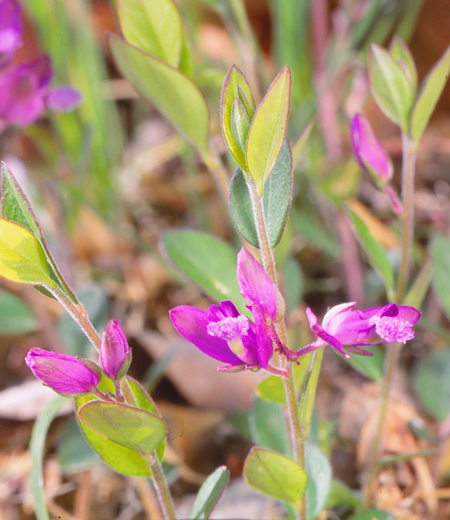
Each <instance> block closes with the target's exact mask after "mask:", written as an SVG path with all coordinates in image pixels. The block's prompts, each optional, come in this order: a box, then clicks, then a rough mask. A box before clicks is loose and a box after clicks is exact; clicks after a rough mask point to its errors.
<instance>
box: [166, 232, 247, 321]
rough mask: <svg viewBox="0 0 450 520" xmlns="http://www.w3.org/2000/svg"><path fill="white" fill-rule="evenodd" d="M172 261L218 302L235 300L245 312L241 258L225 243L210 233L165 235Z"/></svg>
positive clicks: (174, 233) (170, 233) (169, 256)
mask: <svg viewBox="0 0 450 520" xmlns="http://www.w3.org/2000/svg"><path fill="white" fill-rule="evenodd" d="M162 245H163V247H164V251H165V252H166V254H167V256H168V258H169V259H170V260H171V261H172V262H173V263H174V264H175V265H176V266H177V267H178V268H179V269H181V271H183V273H185V274H186V275H187V276H188V277H189V278H191V279H192V280H194V281H195V282H197V283H198V284H199V285H200V287H202V289H204V290H205V291H206V292H207V293H208V294H209V295H210V296H212V297H213V298H214V299H216V300H219V301H222V300H232V301H233V303H234V304H235V305H236V306H237V307H238V309H239V310H240V311H241V312H245V303H244V299H243V298H242V296H241V290H240V288H239V284H238V281H237V275H236V271H237V255H236V252H235V251H234V250H233V249H232V248H231V247H230V246H229V245H228V244H227V243H225V242H223V241H222V240H219V239H218V238H215V237H213V236H211V235H207V234H206V233H200V232H198V231H191V230H180V231H168V232H167V233H164V235H163V238H162Z"/></svg>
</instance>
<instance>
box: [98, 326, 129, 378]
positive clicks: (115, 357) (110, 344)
mask: <svg viewBox="0 0 450 520" xmlns="http://www.w3.org/2000/svg"><path fill="white" fill-rule="evenodd" d="M100 362H101V364H102V368H103V370H104V371H105V374H106V375H107V376H108V377H110V378H111V379H113V380H120V379H122V378H123V377H124V375H125V374H126V373H127V371H128V368H129V366H130V363H131V350H130V347H129V346H128V341H127V338H126V337H125V334H124V332H123V330H122V327H121V326H120V325H119V322H118V321H113V320H110V321H109V322H108V324H107V325H106V328H105V330H104V331H103V336H102V344H101V346H100Z"/></svg>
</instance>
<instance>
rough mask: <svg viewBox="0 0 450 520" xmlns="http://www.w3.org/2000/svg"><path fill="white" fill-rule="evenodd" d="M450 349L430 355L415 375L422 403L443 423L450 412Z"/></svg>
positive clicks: (417, 391) (417, 390) (415, 386)
mask: <svg viewBox="0 0 450 520" xmlns="http://www.w3.org/2000/svg"><path fill="white" fill-rule="evenodd" d="M449 374H450V348H445V349H443V350H438V351H435V352H432V353H431V354H429V355H428V356H427V357H426V358H425V359H423V360H422V361H421V362H420V365H419V367H418V369H417V371H416V373H415V375H414V388H415V389H416V393H417V396H418V397H419V400H420V402H421V403H422V405H423V406H424V408H425V409H426V410H427V412H428V413H429V414H430V415H431V416H433V417H434V418H435V419H438V420H440V421H443V420H444V419H445V418H446V417H447V415H448V414H449V412H450V377H449Z"/></svg>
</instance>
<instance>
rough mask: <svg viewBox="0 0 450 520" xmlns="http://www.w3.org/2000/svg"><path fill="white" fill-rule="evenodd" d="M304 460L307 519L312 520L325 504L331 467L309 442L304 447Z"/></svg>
mask: <svg viewBox="0 0 450 520" xmlns="http://www.w3.org/2000/svg"><path fill="white" fill-rule="evenodd" d="M305 459H306V473H307V475H308V485H307V487H306V496H307V501H306V504H307V510H308V514H307V518H308V520H314V519H315V518H317V516H318V515H319V513H320V512H321V511H322V509H323V508H324V507H325V504H326V502H327V498H328V494H329V492H330V486H331V466H330V462H329V461H328V459H327V457H326V456H325V455H324V454H323V452H322V451H321V450H320V449H319V448H318V447H317V446H316V445H314V444H311V443H309V442H308V443H306V446H305Z"/></svg>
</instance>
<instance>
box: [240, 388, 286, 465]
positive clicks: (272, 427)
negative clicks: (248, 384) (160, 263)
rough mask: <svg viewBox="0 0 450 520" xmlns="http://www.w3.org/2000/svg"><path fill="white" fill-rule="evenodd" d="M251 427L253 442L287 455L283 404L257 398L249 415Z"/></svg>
mask: <svg viewBox="0 0 450 520" xmlns="http://www.w3.org/2000/svg"><path fill="white" fill-rule="evenodd" d="M278 379H279V378H278ZM249 427H250V432H251V435H252V439H253V442H254V443H255V444H257V445H258V446H261V447H263V448H267V449H270V450H275V451H277V452H280V453H284V454H286V455H287V454H288V453H289V436H288V433H287V431H286V427H285V420H284V407H283V406H282V405H280V404H277V403H274V402H268V401H263V400H262V399H258V398H256V399H255V401H254V403H253V407H252V409H251V411H250V415H249Z"/></svg>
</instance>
